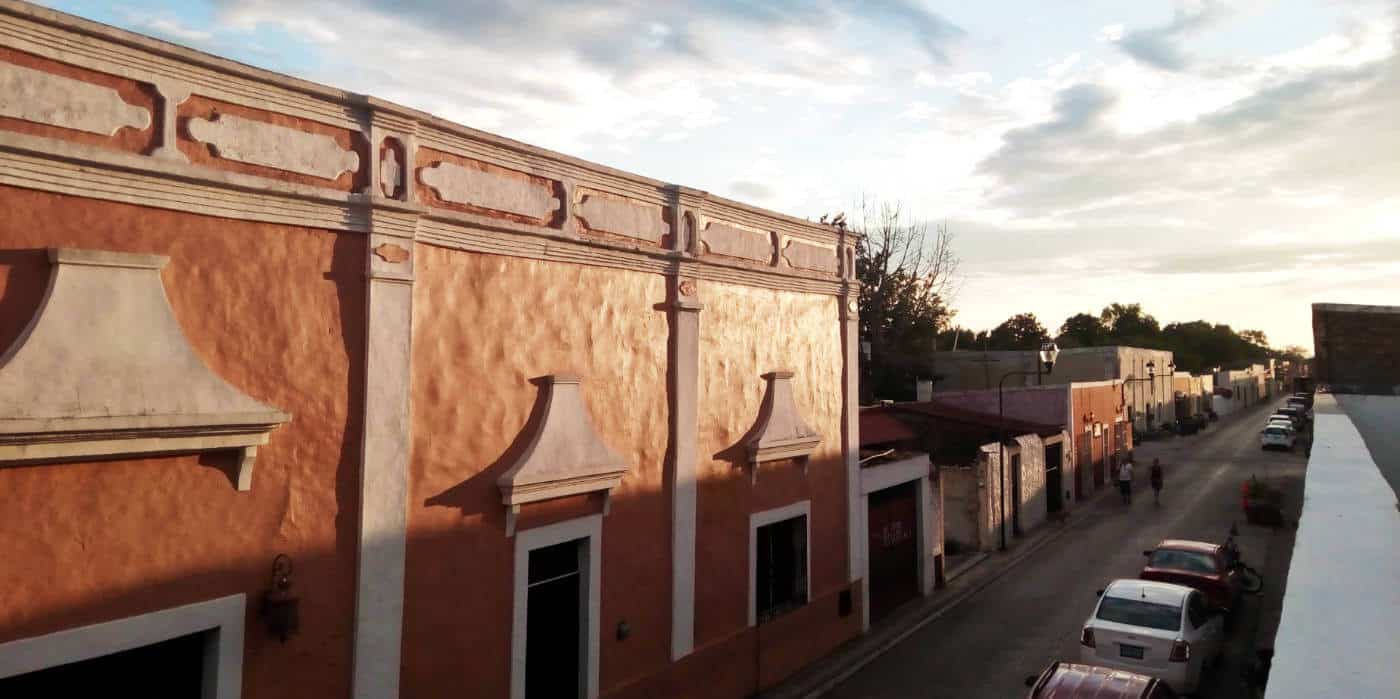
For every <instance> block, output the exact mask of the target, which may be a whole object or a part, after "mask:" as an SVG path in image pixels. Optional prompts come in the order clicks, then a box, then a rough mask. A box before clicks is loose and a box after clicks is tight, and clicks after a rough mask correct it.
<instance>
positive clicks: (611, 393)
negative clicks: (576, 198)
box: [402, 245, 670, 697]
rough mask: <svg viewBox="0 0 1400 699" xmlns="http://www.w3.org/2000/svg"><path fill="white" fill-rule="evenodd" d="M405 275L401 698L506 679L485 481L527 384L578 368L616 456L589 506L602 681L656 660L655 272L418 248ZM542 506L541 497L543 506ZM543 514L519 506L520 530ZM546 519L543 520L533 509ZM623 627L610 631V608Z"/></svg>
mask: <svg viewBox="0 0 1400 699" xmlns="http://www.w3.org/2000/svg"><path fill="white" fill-rule="evenodd" d="M416 253H417V255H418V269H417V283H416V284H415V288H414V306H415V308H414V316H415V328H414V345H413V347H414V375H413V376H414V378H413V415H414V421H413V434H414V446H413V461H412V464H413V465H412V468H411V473H410V477H411V495H410V502H409V529H408V580H407V583H406V591H405V605H406V610H405V619H404V656H403V658H404V659H403V663H404V676H403V688H402V691H403V695H404V696H431V695H434V694H436V693H438V692H440V691H441V690H442V688H443V687H463V688H465V687H471V688H473V692H474V693H475V694H476V695H477V696H483V697H492V696H505V695H506V694H507V690H508V687H509V681H510V668H509V665H510V634H511V609H512V592H511V590H512V584H513V581H512V575H513V573H512V571H513V570H514V569H513V563H512V561H513V560H514V539H511V538H507V537H506V534H505V508H504V507H503V506H502V504H501V494H500V490H499V489H498V487H497V485H496V478H497V477H498V476H500V474H501V473H502V472H503V471H504V470H505V469H506V468H507V467H508V466H509V458H508V456H509V455H514V454H516V453H518V452H519V450H520V449H521V448H522V447H523V445H522V444H518V443H517V442H518V438H519V437H520V435H521V434H522V432H523V430H524V428H525V426H526V423H527V420H528V419H529V418H530V415H531V410H532V408H533V406H534V404H535V402H536V396H537V394H538V389H537V388H536V387H535V386H534V385H532V384H531V383H530V379H532V378H535V377H539V376H542V375H546V374H553V373H575V372H576V373H578V374H580V375H581V376H582V377H583V385H582V392H583V396H584V399H585V402H586V404H587V406H588V410H589V412H590V415H591V418H592V420H593V424H594V426H595V427H596V429H597V430H598V433H599V435H601V436H602V438H603V440H604V441H605V442H606V443H607V444H608V445H609V446H610V447H611V448H612V449H613V450H614V451H616V452H617V453H619V454H620V455H622V457H623V459H624V460H625V461H626V462H627V463H628V465H629V471H628V473H627V475H626V476H625V477H624V478H623V481H622V485H621V486H620V487H619V488H618V489H616V490H615V491H614V492H613V496H612V506H611V512H610V513H609V514H608V515H607V516H606V517H604V518H603V536H602V540H603V548H602V553H603V568H602V570H603V573H602V578H603V591H602V612H601V614H602V618H601V619H600V620H599V621H600V623H601V628H602V629H603V630H604V632H603V633H602V634H601V639H602V641H601V642H602V649H601V653H602V657H601V666H600V670H599V672H600V675H601V681H600V687H601V688H602V689H603V691H604V692H606V691H607V689H608V688H610V687H613V686H615V685H619V684H623V683H626V682H628V681H630V680H633V679H635V678H636V677H638V676H641V675H645V674H646V673H648V672H652V671H656V670H658V669H660V668H661V667H662V666H664V665H665V664H666V663H667V662H668V660H669V655H668V643H669V639H670V627H669V624H670V572H669V571H670V566H669V561H670V513H669V512H670V510H669V500H668V499H667V497H666V496H665V495H664V493H663V490H662V488H663V482H662V467H663V463H664V457H665V454H666V440H667V435H666V429H667V428H666V415H667V408H666V340H667V324H666V315H665V313H664V312H663V311H658V310H656V309H655V308H653V306H654V305H655V304H657V303H660V302H662V301H664V300H665V288H664V280H663V278H662V277H660V276H657V275H647V274H642V273H635V272H622V271H615V270H603V269H599V268H594V267H586V266H581V265H563V264H552V263H545V262H537V261H532V260H522V259H517V258H511V257H503V256H494V255H478V254H470V253H461V252H455V251H450V250H445V249H442V248H437V247H432V246H427V245H419V246H417V249H416ZM556 507H557V505H556ZM564 507H565V508H566V509H568V508H571V507H575V508H578V509H575V510H573V511H570V512H567V513H564V514H560V515H555V516H552V517H551V516H549V515H548V514H542V513H540V510H541V509H542V508H543V509H548V505H543V506H533V507H532V506H526V510H525V513H524V516H523V517H522V520H521V522H520V525H519V529H522V530H523V529H526V528H529V527H531V526H536V525H538V524H540V523H543V522H544V521H554V520H557V519H559V518H561V517H567V516H569V515H574V514H579V513H581V512H583V511H597V508H596V506H593V505H590V504H586V503H575V504H574V505H572V506H570V505H567V504H566V505H565V506H564ZM546 518H547V519H546ZM624 619H625V620H626V621H627V622H628V624H629V625H630V626H631V627H632V629H633V631H632V634H631V636H630V637H629V638H628V639H627V640H625V641H618V640H617V639H616V637H615V635H614V634H613V633H611V630H612V629H614V628H616V626H617V624H618V622H619V621H622V620H624Z"/></svg>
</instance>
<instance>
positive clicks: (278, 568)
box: [262, 553, 301, 643]
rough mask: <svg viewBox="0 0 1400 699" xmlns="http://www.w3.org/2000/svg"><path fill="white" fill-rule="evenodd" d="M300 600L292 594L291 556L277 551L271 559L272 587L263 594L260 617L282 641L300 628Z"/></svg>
mask: <svg viewBox="0 0 1400 699" xmlns="http://www.w3.org/2000/svg"><path fill="white" fill-rule="evenodd" d="M300 601H301V600H300V599H299V598H298V597H297V596H296V595H293V594H292V558H291V556H288V555H287V554H285V553H279V554H277V557H276V558H274V559H272V589H270V590H268V591H267V592H266V593H264V594H263V601H262V618H263V621H264V622H266V623H267V630H268V631H269V632H271V633H272V635H273V636H276V637H277V638H278V639H279V640H281V641H282V642H283V643H286V642H287V639H288V638H291V637H292V636H295V635H297V631H299V630H300V619H299V618H298V616H299V615H298V613H297V612H298V606H299V603H300Z"/></svg>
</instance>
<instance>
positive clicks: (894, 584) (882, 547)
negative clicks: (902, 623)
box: [867, 481, 921, 619]
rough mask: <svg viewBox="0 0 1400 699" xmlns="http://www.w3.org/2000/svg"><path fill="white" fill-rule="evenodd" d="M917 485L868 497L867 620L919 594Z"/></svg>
mask: <svg viewBox="0 0 1400 699" xmlns="http://www.w3.org/2000/svg"><path fill="white" fill-rule="evenodd" d="M920 483H921V482H920V481H911V482H909V483H905V484H903V485H897V486H894V487H893V488H886V489H884V490H877V491H875V492H873V493H871V494H870V499H869V504H868V507H867V509H868V510H869V524H870V528H869V530H868V531H869V533H870V547H869V549H870V618H871V619H880V618H882V617H884V616H885V615H887V614H889V613H890V612H891V611H893V610H894V609H895V608H896V607H898V606H899V605H901V604H904V603H905V602H908V601H909V600H911V599H914V598H915V597H917V596H918V594H919V529H918V526H919V520H918V511H919V508H918V507H917V504H916V498H917V497H918V494H919V491H918V488H919V485H920Z"/></svg>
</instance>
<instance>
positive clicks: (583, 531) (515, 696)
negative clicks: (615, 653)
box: [510, 515, 603, 699]
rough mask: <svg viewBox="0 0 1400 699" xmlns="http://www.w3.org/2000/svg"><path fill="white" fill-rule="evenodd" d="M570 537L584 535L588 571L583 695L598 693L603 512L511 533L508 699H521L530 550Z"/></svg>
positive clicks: (523, 686)
mask: <svg viewBox="0 0 1400 699" xmlns="http://www.w3.org/2000/svg"><path fill="white" fill-rule="evenodd" d="M574 539H587V540H588V543H587V544H585V548H584V552H585V553H584V563H583V564H584V565H585V566H586V567H587V568H588V575H587V577H586V578H585V579H584V584H585V585H586V586H587V590H585V591H584V594H585V595H587V597H588V610H587V618H586V619H585V620H584V623H585V624H586V628H584V630H583V637H584V643H585V645H586V653H587V655H588V658H587V661H586V662H585V663H583V664H582V665H583V668H584V672H585V673H586V676H585V678H584V682H583V685H584V687H585V688H586V692H585V695H584V696H585V697H587V699H596V697H597V696H598V655H599V644H598V638H599V636H598V633H599V629H600V628H601V626H602V623H601V622H602V619H601V611H602V602H601V600H602V589H603V582H602V578H603V575H602V570H603V516H602V515H588V516H586V517H578V518H576V519H571V520H568V521H565V522H559V523H558V524H550V525H548V526H543V527H534V528H531V529H526V530H523V531H521V532H518V533H517V534H516V535H515V579H514V584H513V588H512V589H513V591H514V592H513V596H514V600H515V601H514V607H513V614H512V616H511V631H510V696H511V699H525V648H526V645H525V640H526V639H525V630H526V628H528V623H527V622H528V620H529V608H528V607H529V605H528V601H529V591H528V589H527V587H526V586H527V584H528V583H529V581H530V552H531V551H533V550H535V549H538V548H544V547H546V546H553V545H555V544H562V543H564V542H566V541H573V540H574Z"/></svg>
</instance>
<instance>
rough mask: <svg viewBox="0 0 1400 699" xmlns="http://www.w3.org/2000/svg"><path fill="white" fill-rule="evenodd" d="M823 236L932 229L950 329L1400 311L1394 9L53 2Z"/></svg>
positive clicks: (894, 2)
mask: <svg viewBox="0 0 1400 699" xmlns="http://www.w3.org/2000/svg"><path fill="white" fill-rule="evenodd" d="M43 4H46V5H48V6H51V7H53V8H55V9H59V10H63V11H65V12H71V13H73V14H77V15H80V16H83V17H87V18H89V19H94V20H97V21H101V22H105V23H109V24H113V25H116V26H120V27H123V28H126V29H130V30H133V31H136V32H140V33H143V34H148V35H152V36H156V37H159V38H163V39H166V40H169V41H173V42H176V43H179V44H183V45H186V46H190V47H192V48H196V49H200V50H204V51H208V52H211V53H215V54H219V55H222V56H227V57H230V58H234V59H236V60H240V61H243V62H246V63H249V64H252V65H256V66H259V67H263V68H268V69H271V70H276V71H279V72H283V73H289V74H292V75H296V76H298V77H303V78H307V79H310V80H314V81H317V82H322V83H326V84H330V85H333V86H335V87H339V88H343V89H346V90H351V91H355V92H362V93H368V94H373V95H376V96H379V97H382V98H386V99H389V100H393V101H396V102H399V103H402V104H405V105H408V106H411V107H415V108H418V109H422V110H425V111H428V112H431V113H433V114H436V115H438V116H441V117H445V118H447V119H451V120H453V121H457V122H459V123H462V124H465V125H468V126H472V127H475V128H479V129H483V130H486V131H491V132H494V133H498V134H501V135H504V136H509V137H511V138H516V139H519V140H522V141H525V142H528V143H532V144H535V145H539V146H543V147H546V148H551V149H555V150H558V151H562V152H564V153H568V154H570V155H574V156H578V157H582V158H586V159H589V160H593V161H596V162H600V163H603V164H606V165H610V166H613V167H618V168H621V169H624V170H629V171H632V172H636V173H639V174H642V175H647V176H649V177H654V178H657V179H661V180H665V181H669V182H675V183H679V184H684V185H687V186H691V187H697V188H700V189H704V190H708V191H710V192H714V193H716V194H719V195H722V196H726V197H731V198H734V199H738V200H741V201H745V202H749V203H753V204H756V205H759V206H764V207H767V208H771V209H774V210H777V211H781V212H783V213H787V214H792V215H796V216H803V217H808V218H811V219H814V220H815V219H816V218H818V217H819V216H821V215H822V214H823V213H829V212H836V211H852V210H854V209H855V208H856V207H857V202H858V201H859V200H860V199H861V198H862V197H865V198H868V199H874V200H884V201H892V202H900V203H902V204H903V205H904V207H905V208H906V210H908V211H909V212H911V213H912V214H913V215H914V216H916V217H918V218H919V219H921V220H926V221H929V222H933V223H946V225H947V227H948V229H949V230H950V231H951V232H952V233H953V234H954V235H955V236H956V239H955V242H954V245H955V249H956V252H957V253H958V254H959V256H960V257H961V258H962V265H961V271H962V274H963V279H962V282H961V283H960V284H959V286H958V291H957V295H956V297H955V298H954V299H953V306H954V307H955V308H956V309H957V316H956V318H955V322H956V323H957V324H960V325H962V326H964V327H969V328H974V329H985V328H990V327H992V326H994V325H996V324H998V323H1000V322H1001V321H1002V320H1005V319H1006V318H1007V317H1009V316H1011V315H1013V314H1016V313H1024V312H1031V313H1035V314H1036V316H1037V317H1038V318H1040V319H1041V321H1042V322H1043V323H1044V324H1045V325H1046V326H1047V327H1049V328H1050V330H1051V331H1052V332H1053V331H1054V330H1055V329H1057V328H1058V326H1059V324H1060V323H1061V322H1062V321H1063V320H1064V318H1066V317H1067V316H1069V315H1072V314H1074V313H1079V312H1092V313H1097V311H1098V310H1099V309H1101V308H1102V307H1104V306H1106V305H1108V304H1110V303H1114V302H1119V303H1133V302H1140V303H1142V304H1143V306H1144V308H1145V310H1146V311H1147V312H1149V313H1151V314H1153V315H1154V316H1156V317H1157V319H1158V320H1159V321H1161V322H1162V323H1163V324H1165V323H1169V322H1173V321H1190V320H1197V319H1204V320H1207V321H1210V322H1214V323H1228V324H1230V325H1231V326H1232V327H1234V328H1236V329H1259V330H1263V331H1264V332H1265V333H1266V334H1267V336H1268V338H1269V340H1270V342H1271V344H1273V345H1274V346H1275V347H1282V346H1285V345H1292V344H1297V345H1302V346H1304V347H1305V348H1309V349H1311V347H1312V327H1311V312H1310V308H1309V305H1310V304H1311V303H1314V302H1328V303H1370V304H1392V305H1393V304H1400V186H1397V185H1400V0H1386V1H1376V0H1277V1H1269V0H1239V1H1237V2H1225V1H1215V0H1183V1H1177V2H1172V1H1170V0H1132V2H1121V1H1120V2H1107V1H1098V0H1079V1H1075V2H1069V1H1060V2H1045V1H1043V0H1041V1H1036V2H1029V1H1027V2H1001V1H998V0H985V1H983V2H977V3H968V2H923V1H921V0H865V1H860V0H766V1H758V2H747V1H741V0H706V1H696V2H685V3H682V2H671V1H668V0H556V1H554V2H524V1H519V0H516V1H504V2H501V1H494V2H493V1H490V0H166V1H158V0H115V1H114V0H49V1H48V2H45V3H43Z"/></svg>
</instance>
